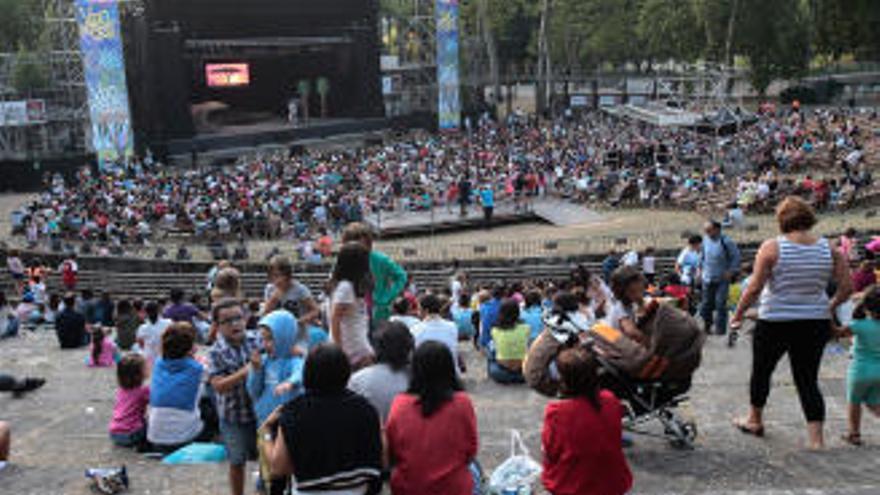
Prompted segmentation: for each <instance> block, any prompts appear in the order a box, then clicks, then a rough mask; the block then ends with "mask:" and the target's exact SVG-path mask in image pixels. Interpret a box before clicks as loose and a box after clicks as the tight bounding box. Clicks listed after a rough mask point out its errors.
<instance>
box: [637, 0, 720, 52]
mask: <svg viewBox="0 0 880 495" xmlns="http://www.w3.org/2000/svg"><path fill="white" fill-rule="evenodd" d="M637 32H638V38H639V39H640V40H642V42H643V45H642V46H643V49H644V50H645V51H646V52H647V54H648V56H649V57H650V58H652V59H654V60H677V61H680V62H691V61H694V60H696V59H697V57H699V56H700V55H701V54H702V50H703V48H704V46H705V33H704V32H703V30H702V29H700V26H699V23H698V21H697V14H696V12H695V10H694V6H693V4H692V3H685V4H684V5H682V2H681V1H680V0H645V1H644V2H643V3H642V5H641V8H640V9H639V23H638V27H637Z"/></svg>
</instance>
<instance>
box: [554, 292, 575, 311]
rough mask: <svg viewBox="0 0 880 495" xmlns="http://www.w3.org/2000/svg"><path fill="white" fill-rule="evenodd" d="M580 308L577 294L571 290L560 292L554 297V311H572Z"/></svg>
mask: <svg viewBox="0 0 880 495" xmlns="http://www.w3.org/2000/svg"><path fill="white" fill-rule="evenodd" d="M579 308H580V303H579V302H578V298H577V296H575V295H574V294H572V293H571V292H560V293H559V294H556V297H554V298H553V312H554V313H571V312H572V311H577V310H578V309H579Z"/></svg>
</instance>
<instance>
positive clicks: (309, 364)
mask: <svg viewBox="0 0 880 495" xmlns="http://www.w3.org/2000/svg"><path fill="white" fill-rule="evenodd" d="M349 377H351V364H350V363H349V362H348V356H346V355H345V353H344V352H342V348H340V347H339V346H338V345H336V344H331V343H324V344H320V345H318V346H317V347H315V348H314V349H312V351H311V352H309V356H308V358H307V359H306V365H305V369H303V386H305V388H306V390H307V391H308V392H310V393H314V394H319V395H324V394H338V393H340V392H342V391H343V390H345V387H346V386H348V379H349Z"/></svg>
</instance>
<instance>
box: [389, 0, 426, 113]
mask: <svg viewBox="0 0 880 495" xmlns="http://www.w3.org/2000/svg"><path fill="white" fill-rule="evenodd" d="M434 1H435V0H405V1H402V2H400V7H401V8H400V9H399V10H398V11H397V12H394V13H385V14H383V15H382V16H381V18H380V23H381V26H380V33H381V34H382V61H383V63H382V77H383V94H384V97H385V111H386V115H388V116H389V117H393V116H398V115H408V114H412V113H416V112H436V111H437V38H436V31H437V30H436V22H435V19H434ZM389 83H390V84H389Z"/></svg>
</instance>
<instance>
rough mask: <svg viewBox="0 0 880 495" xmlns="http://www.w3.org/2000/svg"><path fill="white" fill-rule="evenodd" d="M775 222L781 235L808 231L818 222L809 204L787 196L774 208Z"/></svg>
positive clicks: (795, 197)
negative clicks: (777, 223)
mask: <svg viewBox="0 0 880 495" xmlns="http://www.w3.org/2000/svg"><path fill="white" fill-rule="evenodd" d="M776 221H777V222H779V230H780V231H782V233H783V234H788V233H791V232H797V231H799V230H810V229H812V228H813V226H814V225H816V223H817V222H818V220H817V219H816V212H815V211H813V207H812V206H810V204H809V203H807V202H806V201H804V200H803V199H801V198H799V197H797V196H789V197H787V198H785V199H783V200H782V202H781V203H779V206H777V207H776Z"/></svg>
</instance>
